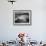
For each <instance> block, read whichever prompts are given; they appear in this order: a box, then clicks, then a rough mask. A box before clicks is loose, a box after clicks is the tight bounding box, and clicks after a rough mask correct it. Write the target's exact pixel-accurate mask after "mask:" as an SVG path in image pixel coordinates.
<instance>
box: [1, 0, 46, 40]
mask: <svg viewBox="0 0 46 46" xmlns="http://www.w3.org/2000/svg"><path fill="white" fill-rule="evenodd" d="M44 2H45V0H44V1H43V0H17V1H16V3H14V5H12V4H11V3H10V2H7V0H0V40H11V39H12V40H14V39H15V38H16V37H17V34H18V32H26V33H29V34H31V38H32V39H34V40H37V41H40V40H46V37H45V35H46V33H45V32H46V31H45V30H46V21H45V20H46V16H45V15H46V13H45V12H46V10H45V3H44ZM13 10H32V26H14V25H13ZM16 33H17V34H16Z"/></svg>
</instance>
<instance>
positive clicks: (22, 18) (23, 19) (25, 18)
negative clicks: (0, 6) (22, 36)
mask: <svg viewBox="0 0 46 46" xmlns="http://www.w3.org/2000/svg"><path fill="white" fill-rule="evenodd" d="M31 16H32V14H31V10H13V24H15V25H18V24H20V25H29V24H30V25H31V21H32V20H31Z"/></svg>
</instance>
